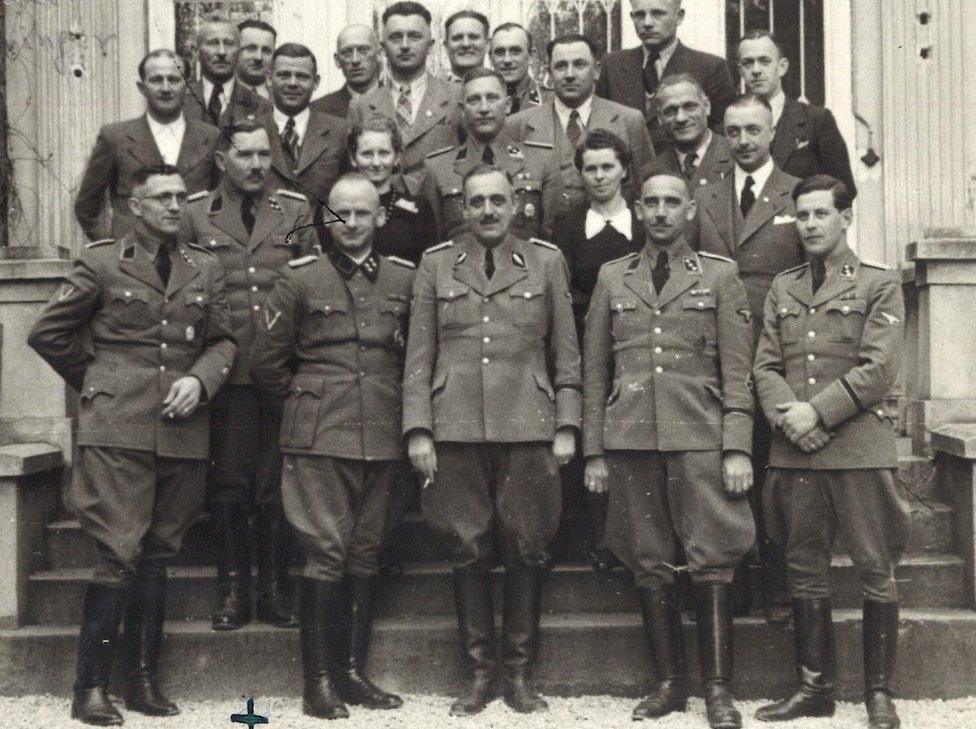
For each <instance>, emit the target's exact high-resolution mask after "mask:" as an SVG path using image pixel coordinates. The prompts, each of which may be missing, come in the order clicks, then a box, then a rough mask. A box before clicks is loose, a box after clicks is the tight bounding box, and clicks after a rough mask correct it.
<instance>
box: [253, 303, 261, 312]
mask: <svg viewBox="0 0 976 729" xmlns="http://www.w3.org/2000/svg"><path fill="white" fill-rule="evenodd" d="M251 308H252V309H254V310H255V311H261V307H260V306H258V305H257V304H255V305H254V306H252V307H251Z"/></svg>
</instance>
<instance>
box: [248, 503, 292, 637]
mask: <svg viewBox="0 0 976 729" xmlns="http://www.w3.org/2000/svg"><path fill="white" fill-rule="evenodd" d="M287 529H288V525H287V524H285V522H284V519H283V518H282V515H281V510H280V509H276V508H268V509H264V510H262V511H260V512H259V513H258V514H257V515H255V517H254V550H255V558H256V560H257V563H258V584H257V593H258V598H257V615H258V620H260V621H261V622H262V623H269V624H271V625H274V626H275V627H278V628H297V627H298V616H297V615H295V612H294V611H293V610H292V608H291V600H290V597H289V596H290V593H291V590H290V588H289V580H288V557H289V554H288V532H287Z"/></svg>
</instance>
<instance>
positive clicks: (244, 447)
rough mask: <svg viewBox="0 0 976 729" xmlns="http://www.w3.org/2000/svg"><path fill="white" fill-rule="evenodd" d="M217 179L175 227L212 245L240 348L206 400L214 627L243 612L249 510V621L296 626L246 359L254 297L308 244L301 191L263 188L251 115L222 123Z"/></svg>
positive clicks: (277, 462)
mask: <svg viewBox="0 0 976 729" xmlns="http://www.w3.org/2000/svg"><path fill="white" fill-rule="evenodd" d="M216 162H217V166H218V167H219V168H220V171H221V173H222V180H221V183H220V186H219V187H218V188H217V189H216V190H214V191H213V192H202V193H198V194H196V195H191V196H190V206H189V209H188V210H187V214H186V216H185V218H184V220H183V227H184V230H183V236H184V238H185V239H186V240H192V241H196V242H197V244H198V245H200V246H202V247H203V248H206V249H207V250H208V251H210V252H211V253H213V254H214V255H215V256H216V257H217V259H218V260H219V261H220V264H221V266H222V267H223V270H224V273H225V274H226V286H227V302H228V304H229V305H230V313H231V321H232V322H233V325H234V334H235V336H236V338H237V344H238V347H239V348H240V357H239V358H238V361H237V362H236V363H235V365H234V367H233V369H232V370H231V373H230V377H229V381H228V384H227V387H225V388H224V389H223V390H222V391H221V393H220V395H219V396H218V397H217V398H215V399H214V401H213V404H212V405H211V411H212V413H213V420H212V429H211V462H212V464H213V468H212V470H211V472H210V478H209V484H208V499H207V501H208V509H209V511H210V516H211V518H212V519H213V526H214V537H215V540H216V544H217V549H216V553H217V589H218V593H219V599H220V604H219V607H218V608H217V610H216V612H215V613H214V615H213V627H214V629H215V630H233V629H235V628H240V627H241V626H242V625H244V624H245V623H247V622H248V620H249V619H250V616H251V602H250V587H251V584H250V583H251V560H250V554H251V539H250V528H249V524H248V519H249V518H250V517H253V519H254V542H255V550H254V552H255V556H256V558H257V566H258V582H257V596H258V597H257V616H258V620H260V621H262V622H265V623H270V624H272V625H278V626H280V627H292V628H294V627H297V626H298V618H297V616H295V615H294V614H293V613H292V611H291V609H290V607H289V602H290V601H289V599H288V596H289V589H288V549H287V546H288V542H289V540H288V538H287V537H288V533H287V528H286V526H285V524H284V520H283V517H282V515H281V497H280V494H281V491H280V484H281V454H280V453H279V451H278V418H279V413H278V411H277V409H276V408H274V407H271V406H270V404H269V403H262V402H261V400H260V398H259V397H258V393H257V391H256V390H255V389H254V386H253V385H252V384H251V377H250V374H249V372H248V367H247V362H248V358H249V357H250V351H251V341H252V340H253V339H254V332H255V331H256V330H257V329H258V328H260V327H261V326H262V325H263V323H264V315H263V313H262V311H261V305H262V304H263V303H264V299H265V298H266V297H267V295H268V293H269V292H270V291H271V287H272V286H273V285H274V282H275V281H276V280H277V278H278V274H279V273H280V271H281V269H282V267H283V266H284V265H285V264H286V263H287V262H288V261H289V260H292V259H295V258H300V257H301V256H304V255H306V254H307V253H309V251H311V249H312V247H313V246H314V245H315V243H316V236H315V232H314V230H313V228H311V227H309V226H310V223H311V215H310V213H309V207H308V202H307V201H306V200H305V198H304V196H302V195H300V194H298V193H294V192H290V191H288V190H278V191H277V192H274V191H272V190H270V189H268V170H269V168H270V167H271V143H270V141H269V139H268V131H267V130H266V129H265V128H264V127H263V126H260V125H259V124H257V123H255V122H247V123H244V124H240V125H238V126H231V127H227V128H225V129H224V130H223V134H222V135H221V139H220V146H219V147H218V149H217V158H216Z"/></svg>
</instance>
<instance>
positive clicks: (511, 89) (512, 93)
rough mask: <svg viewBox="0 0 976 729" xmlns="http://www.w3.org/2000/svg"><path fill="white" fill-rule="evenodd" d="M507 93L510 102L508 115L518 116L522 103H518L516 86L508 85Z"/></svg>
mask: <svg viewBox="0 0 976 729" xmlns="http://www.w3.org/2000/svg"><path fill="white" fill-rule="evenodd" d="M507 91H508V98H509V99H511V100H512V108H511V109H509V110H508V113H509V114H518V111H519V109H521V108H522V102H521V101H519V97H518V84H510V85H509V86H508V89H507Z"/></svg>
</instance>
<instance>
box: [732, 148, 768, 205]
mask: <svg viewBox="0 0 976 729" xmlns="http://www.w3.org/2000/svg"><path fill="white" fill-rule="evenodd" d="M771 174H773V158H772V157H770V158H769V159H767V160H766V162H765V163H764V164H763V165H762V166H761V167H760V168H759V169H757V170H755V171H753V172H746V171H745V170H744V169H742V168H741V167H739V165H736V166H735V201H736V202H737V203H741V202H742V188H744V187H745V186H746V177H749V176H752V182H753V184H752V194H753V195H755V196H756V199H757V200H758V199H759V196H760V195H761V194H762V190H763V188H764V187H766V180H768V179H769V176H770V175H771Z"/></svg>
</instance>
